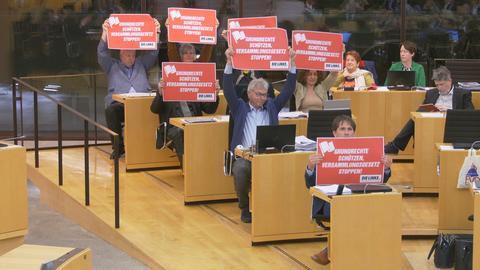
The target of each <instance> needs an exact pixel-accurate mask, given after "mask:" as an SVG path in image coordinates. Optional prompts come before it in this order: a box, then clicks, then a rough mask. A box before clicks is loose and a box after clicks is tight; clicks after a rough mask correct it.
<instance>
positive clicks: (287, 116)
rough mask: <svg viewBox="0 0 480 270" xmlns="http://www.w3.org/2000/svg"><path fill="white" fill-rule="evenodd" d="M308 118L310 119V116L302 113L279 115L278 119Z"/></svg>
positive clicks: (281, 113)
mask: <svg viewBox="0 0 480 270" xmlns="http://www.w3.org/2000/svg"><path fill="white" fill-rule="evenodd" d="M306 117H308V114H307V113H304V112H300V111H295V112H279V113H278V118H306Z"/></svg>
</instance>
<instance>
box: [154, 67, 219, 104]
mask: <svg viewBox="0 0 480 270" xmlns="http://www.w3.org/2000/svg"><path fill="white" fill-rule="evenodd" d="M162 79H163V81H164V82H165V86H164V88H163V101H193V102H215V101H216V100H217V94H216V87H215V82H216V73H215V63H185V62H168V63H166V62H163V63H162Z"/></svg>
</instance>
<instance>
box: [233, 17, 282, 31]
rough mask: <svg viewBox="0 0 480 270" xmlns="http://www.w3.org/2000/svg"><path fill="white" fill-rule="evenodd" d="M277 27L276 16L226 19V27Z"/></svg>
mask: <svg viewBox="0 0 480 270" xmlns="http://www.w3.org/2000/svg"><path fill="white" fill-rule="evenodd" d="M238 28H277V16H267V17H250V18H233V19H228V29H238Z"/></svg>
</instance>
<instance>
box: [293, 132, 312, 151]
mask: <svg viewBox="0 0 480 270" xmlns="http://www.w3.org/2000/svg"><path fill="white" fill-rule="evenodd" d="M316 149H317V142H316V141H313V140H310V139H309V138H307V137H305V136H303V135H301V136H297V137H295V150H297V151H315V150H316Z"/></svg>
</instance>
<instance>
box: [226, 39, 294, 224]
mask: <svg viewBox="0 0 480 270" xmlns="http://www.w3.org/2000/svg"><path fill="white" fill-rule="evenodd" d="M233 55H234V52H233V50H232V49H231V48H229V49H227V51H226V52H225V56H226V58H227V63H226V65H225V71H224V74H223V87H224V90H223V91H224V94H225V98H226V99H227V103H228V106H229V107H230V111H231V117H232V118H233V120H234V126H233V135H232V142H231V145H230V150H231V151H234V150H235V148H236V147H237V146H239V145H241V146H242V147H243V148H249V147H251V146H252V145H254V144H255V140H256V132H257V126H261V125H278V113H279V112H280V110H281V109H282V108H283V107H284V106H285V104H286V103H287V101H288V100H289V99H290V97H291V96H292V94H293V91H294V90H295V80H296V69H295V62H294V57H295V53H294V52H293V50H291V49H289V55H290V60H289V62H290V63H289V66H290V70H289V73H288V77H287V81H286V83H285V85H284V86H283V88H282V91H281V92H280V95H278V96H277V97H276V98H274V99H272V98H267V92H268V83H267V82H266V81H265V80H264V79H253V80H252V81H250V83H249V84H248V88H247V95H248V102H245V101H244V100H243V99H241V98H240V97H238V96H237V94H236V92H235V86H234V81H233V75H232V71H233V67H232V57H233ZM232 171H233V178H234V182H235V191H236V192H237V196H238V207H239V208H240V209H241V211H242V212H241V217H240V218H241V220H242V222H244V223H251V222H252V215H251V213H250V210H249V198H248V192H249V191H250V187H251V179H252V163H251V162H250V161H248V160H245V159H243V158H240V157H237V158H236V160H235V161H234V163H233V168H232Z"/></svg>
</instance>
